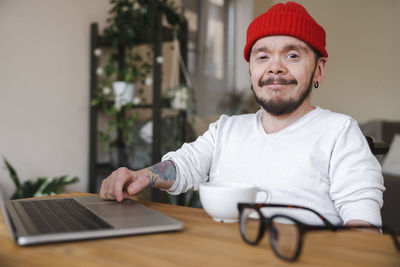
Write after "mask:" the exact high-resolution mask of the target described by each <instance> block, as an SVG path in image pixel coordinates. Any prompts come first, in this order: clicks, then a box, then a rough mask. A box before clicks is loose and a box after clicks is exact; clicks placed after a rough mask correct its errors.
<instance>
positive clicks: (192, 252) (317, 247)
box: [0, 193, 400, 267]
mask: <svg viewBox="0 0 400 267" xmlns="http://www.w3.org/2000/svg"><path fill="white" fill-rule="evenodd" d="M75 195H83V194H82V193H81V194H79V193H75V194H70V195H68V196H75ZM85 195H86V194H85ZM144 204H145V206H147V207H149V208H152V209H155V210H158V211H160V212H162V213H165V214H167V215H169V216H171V217H174V218H176V219H178V220H181V221H183V222H184V223H185V227H184V230H183V231H181V232H170V233H160V234H151V235H141V236H129V237H121V238H109V239H101V240H88V241H79V242H71V243H60V244H50V245H40V246H31V247H19V246H18V245H17V244H16V243H15V242H14V241H13V240H12V239H11V238H10V235H9V233H8V232H7V228H6V225H5V222H4V219H3V216H2V214H0V266H2V267H9V266H21V267H28V266H68V267H71V266H73V267H78V266H85V267H87V266H107V267H116V266H163V267H167V266H207V267H208V266H242V267H245V266H286V265H292V266H293V265H296V266H379V267H383V266H400V254H399V253H398V252H397V251H396V249H395V248H394V246H393V244H392V240H391V239H390V237H389V236H386V235H379V234H374V233H366V232H357V231H342V232H338V233H331V232H325V231H322V232H315V233H309V234H307V235H306V236H305V240H304V243H303V253H302V255H301V256H300V258H299V260H298V261H297V262H296V263H294V264H293V263H288V262H285V261H282V260H280V259H279V258H277V257H276V256H275V255H274V253H273V251H272V250H271V248H270V246H269V243H268V238H266V237H267V235H266V236H265V237H264V239H263V240H262V241H261V243H260V244H259V245H258V246H250V245H247V244H246V243H244V242H243V241H242V239H241V237H240V233H239V227H238V224H237V223H233V224H226V223H217V222H214V221H213V220H212V219H211V218H210V217H209V216H208V215H207V214H206V213H205V211H204V210H202V209H196V208H188V207H181V206H174V205H168V204H161V203H152V202H144Z"/></svg>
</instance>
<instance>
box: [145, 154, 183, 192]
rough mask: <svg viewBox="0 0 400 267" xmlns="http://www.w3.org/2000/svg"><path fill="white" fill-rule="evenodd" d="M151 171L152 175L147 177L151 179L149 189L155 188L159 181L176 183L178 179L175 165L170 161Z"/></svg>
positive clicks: (154, 166)
mask: <svg viewBox="0 0 400 267" xmlns="http://www.w3.org/2000/svg"><path fill="white" fill-rule="evenodd" d="M149 171H150V172H151V174H150V175H148V176H147V178H148V179H149V187H151V186H153V185H154V184H155V183H156V181H157V179H161V180H163V181H175V179H176V168H175V164H174V163H173V162H172V161H170V160H167V161H162V162H160V163H157V164H155V165H153V166H151V167H150V168H149Z"/></svg>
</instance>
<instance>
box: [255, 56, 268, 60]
mask: <svg viewBox="0 0 400 267" xmlns="http://www.w3.org/2000/svg"><path fill="white" fill-rule="evenodd" d="M257 59H258V60H264V59H267V56H259V57H258V58H257Z"/></svg>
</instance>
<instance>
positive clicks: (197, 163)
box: [162, 107, 385, 225]
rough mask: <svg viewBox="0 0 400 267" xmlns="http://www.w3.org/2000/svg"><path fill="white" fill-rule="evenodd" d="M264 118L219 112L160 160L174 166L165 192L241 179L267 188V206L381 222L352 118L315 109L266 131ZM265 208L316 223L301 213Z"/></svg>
mask: <svg viewBox="0 0 400 267" xmlns="http://www.w3.org/2000/svg"><path fill="white" fill-rule="evenodd" d="M261 114H262V112H261V110H260V111H258V112H257V113H256V114H246V115H238V116H231V117H228V116H226V115H222V116H221V117H220V118H219V120H218V121H216V122H214V123H212V124H210V127H209V129H208V130H207V131H206V132H205V133H204V135H202V136H200V137H199V138H198V139H197V140H196V141H194V142H192V143H186V144H184V145H183V146H182V148H180V149H179V150H177V151H176V152H170V153H168V154H166V155H165V156H164V157H163V158H162V160H163V161H164V160H172V161H173V162H174V164H175V166H176V169H177V177H176V181H175V182H174V184H173V185H172V187H171V188H170V189H169V190H167V191H168V192H169V193H171V194H179V193H182V192H186V191H188V190H190V189H193V190H197V189H198V187H199V184H200V183H202V182H205V181H207V180H209V181H213V182H222V181H224V182H225V181H232V182H244V183H249V184H253V185H256V186H259V187H260V188H263V189H266V190H267V191H269V192H270V193H271V198H270V201H269V202H270V203H280V204H293V205H300V206H305V207H308V208H312V209H314V210H315V211H317V212H319V213H321V214H322V215H323V216H324V217H326V218H327V219H328V220H329V221H330V222H332V223H334V224H337V225H339V224H343V223H346V222H347V221H349V220H353V219H358V220H364V221H367V222H370V223H372V224H374V225H381V223H382V222H381V215H380V208H381V207H382V205H383V199H382V195H383V191H384V190H385V188H384V186H383V177H382V173H381V168H380V165H379V163H378V161H377V160H376V158H375V157H374V156H373V155H372V153H371V151H370V149H369V146H368V143H367V141H366V139H365V137H364V135H363V134H362V132H361V130H360V128H359V127H358V125H357V122H356V121H355V120H354V119H352V118H351V117H349V116H346V115H343V114H338V113H334V112H331V111H329V110H325V109H322V108H320V107H316V108H315V109H314V110H312V111H310V112H309V113H307V114H305V115H304V116H303V117H301V118H300V119H299V120H297V121H296V122H294V123H292V124H291V125H289V126H288V127H286V128H284V129H282V130H280V131H278V132H276V133H273V134H267V133H266V132H265V131H264V129H263V126H262V124H261ZM258 197H259V199H265V195H263V196H261V195H260V196H258ZM268 211H271V212H272V213H274V212H275V213H276V212H279V213H283V214H288V215H291V216H295V217H296V218H297V219H299V220H301V221H303V222H305V223H313V224H321V220H320V219H319V218H318V217H316V216H310V214H309V213H308V212H305V211H301V210H300V211H299V210H297V211H293V210H290V211H289V210H288V209H284V210H282V209H280V210H279V211H277V210H275V211H274V212H273V210H272V209H269V210H268ZM268 211H266V212H267V213H268Z"/></svg>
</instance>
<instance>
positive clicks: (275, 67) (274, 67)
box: [267, 58, 287, 75]
mask: <svg viewBox="0 0 400 267" xmlns="http://www.w3.org/2000/svg"><path fill="white" fill-rule="evenodd" d="M267 72H268V74H274V75H277V74H285V73H286V72H287V68H286V66H285V64H284V62H282V59H280V58H272V59H271V61H270V64H269V65H268V68H267Z"/></svg>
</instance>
